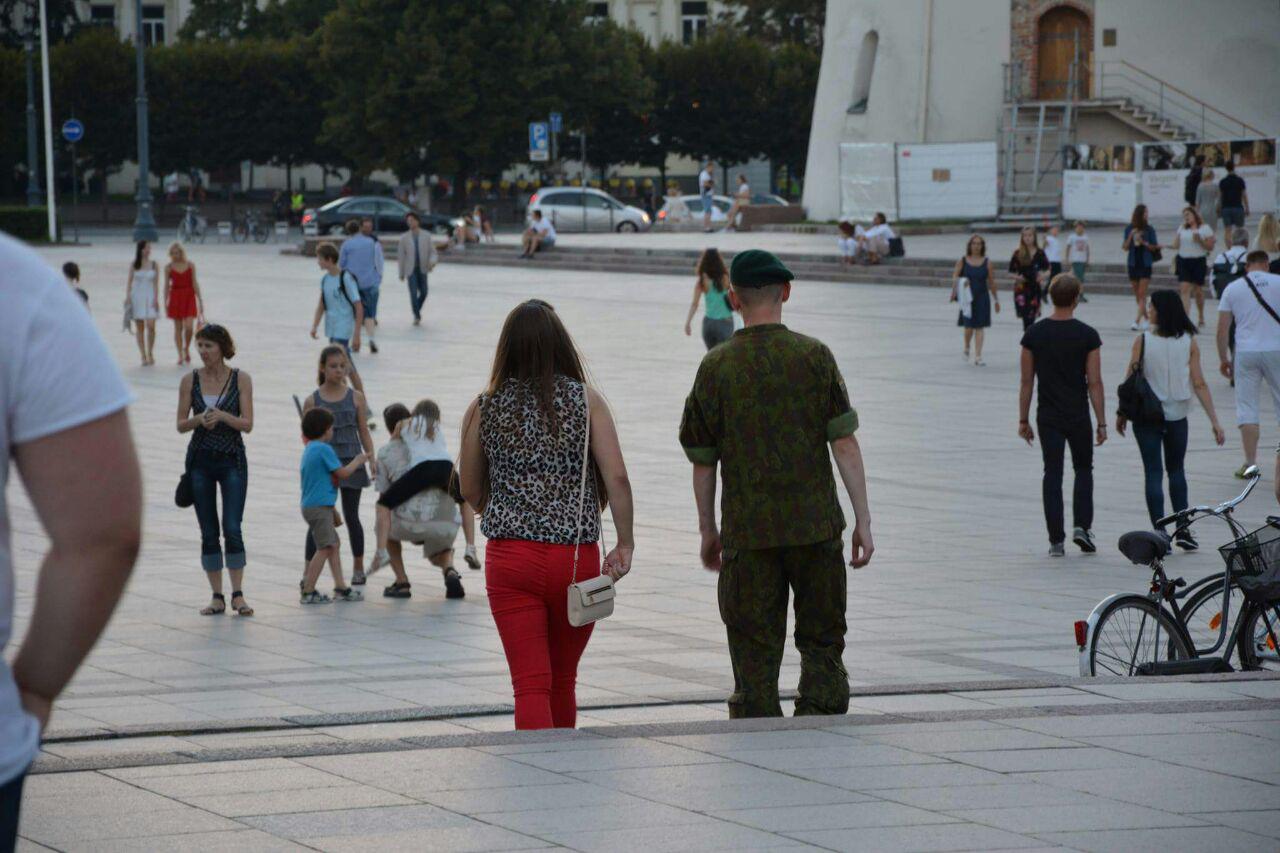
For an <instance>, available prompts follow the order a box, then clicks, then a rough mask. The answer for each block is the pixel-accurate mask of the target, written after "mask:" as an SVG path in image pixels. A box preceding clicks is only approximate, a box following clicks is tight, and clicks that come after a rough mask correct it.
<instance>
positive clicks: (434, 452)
mask: <svg viewBox="0 0 1280 853" xmlns="http://www.w3.org/2000/svg"><path fill="white" fill-rule="evenodd" d="M430 426H431V424H429V423H428V421H427V419H426V418H425V417H423V416H422V415H417V416H415V417H414V418H412V419H410V421H409V423H407V424H405V425H404V429H402V430H400V440H401V441H403V442H404V444H405V447H407V448H409V467H410V468H412V467H413V466H415V465H421V464H422V463H423V462H452V461H453V457H452V456H450V455H449V445H448V443H447V442H446V441H445V438H444V427H443V426H441V425H440V424H439V423H436V424H435V436H434V437H432V436H429V435H427V432H428V428H429V427H430Z"/></svg>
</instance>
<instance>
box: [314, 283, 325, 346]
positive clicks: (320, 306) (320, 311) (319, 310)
mask: <svg viewBox="0 0 1280 853" xmlns="http://www.w3.org/2000/svg"><path fill="white" fill-rule="evenodd" d="M322 319H324V294H323V293H321V294H320V301H319V302H318V303H317V304H316V316H315V317H314V318H312V320H311V337H313V338H314V337H315V336H316V332H317V331H318V330H319V329H320V321H321V320H322Z"/></svg>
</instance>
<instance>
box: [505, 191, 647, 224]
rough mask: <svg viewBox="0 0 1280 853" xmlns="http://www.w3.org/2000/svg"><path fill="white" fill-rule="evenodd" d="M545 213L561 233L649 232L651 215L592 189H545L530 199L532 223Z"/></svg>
mask: <svg viewBox="0 0 1280 853" xmlns="http://www.w3.org/2000/svg"><path fill="white" fill-rule="evenodd" d="M535 210H540V211H542V215H543V217H544V218H546V219H550V220H551V224H552V225H554V226H555V228H556V230H557V231H648V230H649V225H650V224H651V223H650V220H649V214H647V213H645V212H644V211H643V210H641V209H640V208H638V207H632V206H631V205H629V204H623V203H622V202H620V201H618V200H617V199H616V198H614V197H613V196H611V195H609V194H608V193H607V192H605V191H603V190H597V189H594V188H592V187H586V188H583V187H544V188H543V189H540V190H538V191H537V192H535V193H534V194H533V195H532V196H530V197H529V213H528V214H526V216H525V221H526V222H528V221H529V220H530V219H531V218H532V213H533V211H535Z"/></svg>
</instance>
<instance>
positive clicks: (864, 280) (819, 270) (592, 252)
mask: <svg viewBox="0 0 1280 853" xmlns="http://www.w3.org/2000/svg"><path fill="white" fill-rule="evenodd" d="M698 254H699V253H698V252H697V251H696V250H679V249H643V248H621V247H599V248H583V247H567V246H557V247H555V248H554V249H551V250H549V251H547V252H545V253H542V254H539V255H538V257H537V259H536V260H533V261H525V260H521V259H520V257H519V250H518V249H516V248H513V247H510V246H487V245H481V246H469V247H468V248H467V250H466V251H465V252H457V251H446V252H443V253H442V254H441V256H440V259H441V262H442V263H448V264H458V265H471V266H513V267H523V268H526V269H554V270H574V271H579V272H593V273H602V272H603V273H626V274H628V275H635V274H647V275H674V276H682V277H691V276H692V275H693V268H694V265H695V264H696V263H697V262H698ZM779 257H780V258H781V259H782V261H783V263H785V264H786V265H787V267H788V268H789V269H790V270H791V271H792V272H793V273H795V275H796V278H797V279H798V280H801V281H805V280H807V281H835V282H847V283H849V284H892V285H902V286H908V287H950V286H951V272H952V268H953V266H954V264H955V261H954V260H946V259H941V258H912V257H905V258H892V259H889V260H887V261H885V262H884V263H881V264H879V265H877V266H872V267H859V266H855V267H849V268H846V267H843V266H841V264H840V259H839V257H837V256H835V255H822V254H803V253H780V254H779ZM724 258H725V262H726V263H728V262H730V261H732V258H733V255H732V254H731V253H729V252H725V253H724ZM1004 266H1005V265H1004V263H1003V262H999V261H997V262H996V273H997V275H998V276H999V278H1000V282H999V284H1000V288H1001V290H1006V291H1007V290H1008V286H1009V285H1008V282H1009V278H1008V275H1007V274H1006V273H1004V272H1003V270H1004ZM1155 283H1156V284H1158V285H1159V284H1172V283H1173V282H1172V276H1171V275H1170V274H1169V271H1168V270H1166V269H1162V270H1158V271H1157V274H1156V281H1155ZM1087 287H1088V290H1089V292H1090V293H1118V294H1127V293H1129V282H1128V279H1127V278H1126V277H1125V270H1124V267H1123V266H1121V265H1119V264H1099V265H1094V266H1091V267H1090V269H1089V274H1088V281H1087Z"/></svg>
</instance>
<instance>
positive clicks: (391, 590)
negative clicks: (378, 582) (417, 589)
mask: <svg viewBox="0 0 1280 853" xmlns="http://www.w3.org/2000/svg"><path fill="white" fill-rule="evenodd" d="M409 586H410V585H409V582H408V581H405V582H404V583H400V582H399V581H396V582H395V583H393V584H391V586H388V587H386V588H384V589H383V590H382V594H383V596H384V597H386V598H412V597H413V593H412V592H410V591H409Z"/></svg>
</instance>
